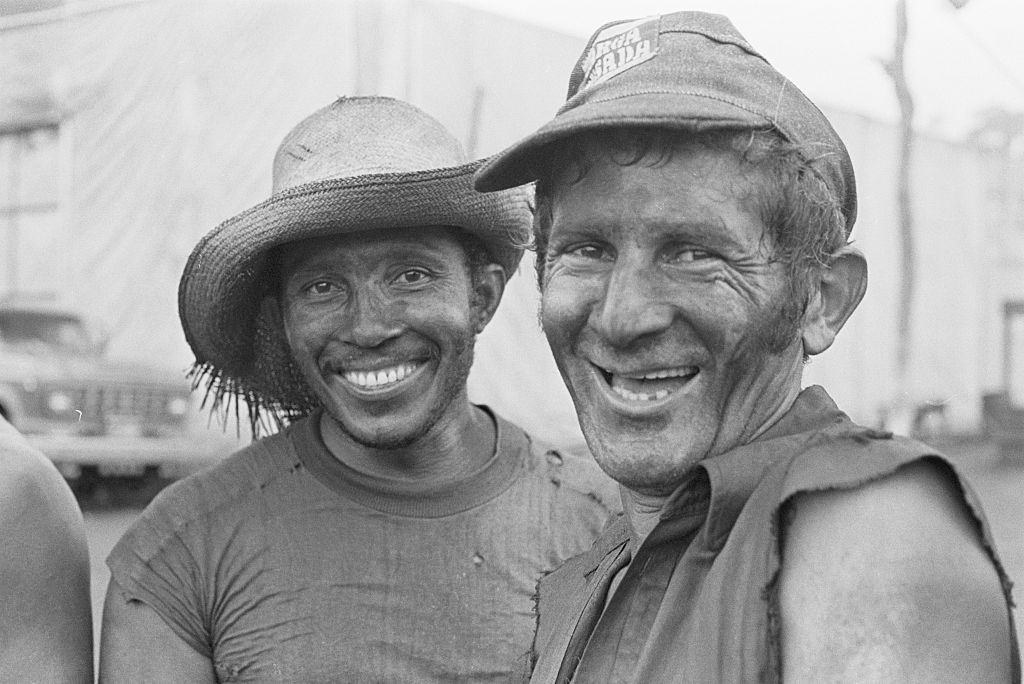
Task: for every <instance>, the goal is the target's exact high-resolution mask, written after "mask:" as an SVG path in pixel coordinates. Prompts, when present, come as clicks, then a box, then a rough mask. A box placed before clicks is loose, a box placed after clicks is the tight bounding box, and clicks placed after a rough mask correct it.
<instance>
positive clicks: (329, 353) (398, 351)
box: [100, 228, 505, 682]
mask: <svg viewBox="0 0 1024 684" xmlns="http://www.w3.org/2000/svg"><path fill="white" fill-rule="evenodd" d="M281 263H282V270H281V274H282V288H281V294H280V300H279V303H280V306H281V310H282V318H283V320H284V326H285V333H286V337H287V339H288V342H289V346H290V348H291V351H292V354H293V356H294V357H295V359H296V361H297V363H298V364H299V367H300V368H301V369H302V372H303V375H304V377H305V378H306V381H307V383H308V384H309V386H310V387H311V388H312V389H313V391H314V392H315V393H316V394H317V396H318V397H319V398H320V400H321V402H322V403H323V405H324V407H325V414H324V418H323V419H322V421H321V426H320V427H321V433H322V435H323V438H324V442H325V443H326V444H327V447H328V449H330V450H331V452H332V453H333V454H334V455H335V456H336V457H338V458H343V459H344V461H345V463H346V464H347V465H348V466H350V467H352V468H355V469H357V470H361V471H363V472H365V473H368V474H371V475H376V476H380V477H389V478H394V479H401V480H405V481H406V482H409V483H412V484H414V485H415V486H417V487H423V488H425V489H427V488H430V487H431V486H433V485H434V484H435V483H437V482H441V481H450V480H451V479H455V478H458V477H460V476H462V475H465V474H467V473H469V472H472V471H474V470H476V469H477V468H479V467H480V466H481V465H482V463H483V462H484V461H485V460H486V459H487V458H489V456H490V455H491V454H492V453H493V452H494V442H495V431H494V426H493V425H492V423H491V420H490V418H489V417H488V416H486V415H485V414H483V412H482V411H481V410H480V409H478V408H476V407H475V406H473V405H472V404H470V403H469V399H468V396H467V394H466V376H467V374H468V372H469V366H470V364H471V362H472V347H473V341H474V338H475V336H476V334H478V333H479V332H480V331H481V330H483V328H484V326H485V325H486V324H487V323H488V322H489V321H490V319H491V317H492V316H493V314H494V311H495V310H496V309H497V306H498V303H499V302H500V300H501V295H502V293H503V292H504V285H505V274H504V271H503V270H502V268H501V267H500V266H498V265H496V264H488V265H485V266H483V267H482V268H481V269H480V271H479V272H478V273H477V277H476V278H472V277H471V276H470V272H469V268H468V265H467V262H466V255H465V253H464V251H463V249H462V247H461V245H460V243H459V241H458V239H457V238H456V236H455V234H454V233H453V232H452V229H449V228H413V229H394V230H382V231H367V232H362V233H354V234H350V235H345V236H338V237H331V238H322V239H316V240H307V241H303V242H299V243H293V244H290V245H288V246H286V248H285V249H284V252H283V254H282V259H281ZM371 373H372V377H371ZM467 455H469V457H467ZM139 653H146V654H147V657H146V658H139V657H138V654H139ZM100 679H101V680H102V681H108V682H142V681H145V682H185V681H188V682H214V681H216V677H215V672H214V667H213V663H212V662H211V660H210V658H208V657H206V656H205V655H203V654H200V653H198V652H197V651H195V650H194V649H193V648H192V647H191V646H189V645H188V644H187V643H186V642H185V641H183V640H182V639H181V638H180V637H179V636H178V635H177V634H175V633H174V632H173V631H172V630H171V629H170V628H169V627H168V626H167V624H166V623H165V622H164V621H163V620H162V619H161V618H160V616H159V615H158V614H157V613H156V611H154V610H153V609H152V608H150V607H149V606H147V605H146V604H144V603H140V602H138V601H131V602H128V601H125V600H124V599H123V597H122V596H121V594H120V590H119V588H118V586H117V584H116V583H115V582H113V581H111V584H110V587H109V588H108V590H107V600H106V604H105V606H104V611H103V640H102V648H101V658H100Z"/></svg>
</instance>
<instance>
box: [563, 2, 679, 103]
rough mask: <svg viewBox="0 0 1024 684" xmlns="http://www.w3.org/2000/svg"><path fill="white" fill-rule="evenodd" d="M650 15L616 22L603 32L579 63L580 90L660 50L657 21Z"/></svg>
mask: <svg viewBox="0 0 1024 684" xmlns="http://www.w3.org/2000/svg"><path fill="white" fill-rule="evenodd" d="M660 18H661V17H657V16H655V17H647V18H644V19H637V20H635V21H630V22H627V23H624V24H614V25H612V26H609V27H607V28H606V29H604V30H602V31H600V32H599V33H598V34H597V35H595V36H594V39H593V40H592V41H591V44H590V48H589V49H588V50H587V54H586V56H585V57H584V59H583V60H582V63H581V64H580V68H581V69H582V71H583V79H582V82H581V83H580V86H579V90H583V89H584V88H588V87H590V86H592V85H595V84H597V83H601V82H602V81H606V80H608V79H609V78H611V77H612V76H615V75H616V74H621V73H622V72H624V71H626V70H627V69H631V68H633V67H635V66H637V65H638V64H642V63H644V62H646V61H647V60H649V59H651V58H652V57H654V55H656V54H657V52H658V21H659V19H660Z"/></svg>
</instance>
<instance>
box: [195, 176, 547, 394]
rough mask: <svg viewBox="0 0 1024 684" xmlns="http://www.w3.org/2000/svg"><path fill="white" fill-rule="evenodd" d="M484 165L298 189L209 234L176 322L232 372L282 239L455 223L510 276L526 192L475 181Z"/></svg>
mask: <svg viewBox="0 0 1024 684" xmlns="http://www.w3.org/2000/svg"><path fill="white" fill-rule="evenodd" d="M480 164H481V162H480V161H476V162H472V163H470V164H465V165H462V166H457V167H450V168H444V169H435V170H428V171H416V172H409V173H384V174H373V175H366V176H357V177H352V178H341V179H333V180H327V181H320V182H316V183H309V184H306V185H300V186H296V187H294V188H290V189H288V190H286V191H283V192H281V193H278V194H277V195H274V196H272V197H271V198H270V199H268V200H266V201H264V202H261V203H260V204H258V205H256V206H254V207H252V208H251V209H249V210H247V211H244V212H242V213H241V214H238V215H237V216H234V217H232V218H230V219H228V220H227V221H225V222H223V223H221V224H220V225H219V226H217V227H216V228H214V229H213V230H212V231H210V232H209V233H208V234H207V235H206V236H205V237H203V239H202V240H200V242H199V244H198V245H196V247H195V249H194V250H193V251H192V254H191V255H190V256H189V259H188V262H187V263H186V265H185V269H184V273H183V274H182V278H181V282H180V284H179V288H178V308H179V315H180V317H181V323H182V327H183V328H184V331H185V337H186V339H187V340H188V343H189V345H190V346H191V347H192V350H193V352H195V355H196V360H197V361H198V362H200V363H206V364H210V365H213V366H216V367H217V368H219V369H221V370H222V371H224V372H226V373H229V374H239V373H244V372H246V369H247V366H248V364H249V363H250V361H251V350H252V342H253V340H252V335H253V325H254V320H255V316H256V312H257V310H258V307H259V304H260V303H259V301H258V300H259V296H258V294H259V289H260V288H259V285H260V284H259V283H258V282H257V281H258V280H259V278H260V276H261V272H262V268H263V265H264V260H265V257H266V254H267V252H268V250H270V249H272V248H274V247H276V246H278V245H281V244H285V243H288V242H294V241H297V240H303V239H307V238H312V237H322V236H326V235H341V234H348V233H355V232H360V231H366V230H374V229H380V228H403V227H416V226H436V225H446V226H455V227H458V228H460V229H462V230H465V231H466V232H468V233H470V234H472V235H475V236H477V237H478V238H480V239H481V240H482V241H483V242H484V244H485V245H486V246H487V248H488V251H489V252H490V253H491V255H492V257H494V258H495V260H496V261H497V262H498V263H499V264H500V265H501V266H502V267H503V268H504V269H505V270H506V272H507V273H508V274H509V275H510V276H511V274H512V273H513V272H514V271H515V269H516V266H517V265H518V262H519V259H520V258H521V256H522V246H523V245H524V244H525V243H526V242H527V241H528V239H529V225H530V216H531V215H530V210H529V206H528V202H527V198H526V196H525V193H523V192H522V191H518V190H510V191H506V192H504V193H501V194H500V195H491V194H488V195H485V194H481V193H478V192H476V191H475V190H474V189H473V187H472V177H473V173H474V172H475V171H476V170H477V169H478V168H479V166H480Z"/></svg>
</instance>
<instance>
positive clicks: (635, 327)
mask: <svg viewBox="0 0 1024 684" xmlns="http://www.w3.org/2000/svg"><path fill="white" fill-rule="evenodd" d="M657 277H658V276H657V273H656V269H654V267H653V266H651V265H649V264H648V263H646V262H645V261H643V260H642V259H638V258H634V257H626V258H620V259H618V260H616V262H615V265H614V266H613V268H612V271H611V275H610V277H609V278H608V280H607V282H606V285H605V289H604V293H603V297H602V298H601V301H600V302H599V303H598V305H597V306H596V307H594V309H593V310H592V311H591V316H590V325H591V327H592V328H593V329H594V330H595V331H596V332H597V333H598V334H600V335H601V337H602V338H603V339H604V340H605V341H606V342H608V343H609V344H611V345H612V346H615V347H626V346H628V345H630V344H632V343H633V342H635V341H637V340H639V339H641V338H644V337H646V336H649V335H655V334H657V333H659V332H662V331H664V330H666V329H667V328H668V327H669V326H670V325H671V324H672V319H673V316H674V307H673V306H672V304H671V302H669V301H667V300H666V298H665V296H664V293H663V292H660V291H659V287H658V285H657Z"/></svg>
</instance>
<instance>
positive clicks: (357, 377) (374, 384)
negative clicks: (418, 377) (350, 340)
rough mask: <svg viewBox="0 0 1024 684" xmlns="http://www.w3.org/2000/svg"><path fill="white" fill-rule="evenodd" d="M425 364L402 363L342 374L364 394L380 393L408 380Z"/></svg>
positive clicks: (348, 371)
mask: <svg viewBox="0 0 1024 684" xmlns="http://www.w3.org/2000/svg"><path fill="white" fill-rule="evenodd" d="M424 365H425V364H424V363H423V362H422V361H421V362H413V363H400V364H398V365H395V366H388V367H385V368H378V369H375V370H346V371H344V372H343V373H341V377H343V378H345V381H346V382H348V383H349V384H351V385H353V386H355V387H356V388H357V389H360V390H362V391H364V392H367V391H370V392H380V391H383V390H388V389H391V388H392V387H395V386H397V385H399V384H400V383H402V382H404V381H405V380H407V379H408V378H409V377H410V376H412V375H413V374H415V373H416V371H417V370H419V369H420V368H422V367H423V366H424Z"/></svg>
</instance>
